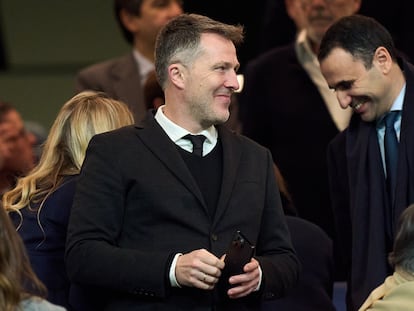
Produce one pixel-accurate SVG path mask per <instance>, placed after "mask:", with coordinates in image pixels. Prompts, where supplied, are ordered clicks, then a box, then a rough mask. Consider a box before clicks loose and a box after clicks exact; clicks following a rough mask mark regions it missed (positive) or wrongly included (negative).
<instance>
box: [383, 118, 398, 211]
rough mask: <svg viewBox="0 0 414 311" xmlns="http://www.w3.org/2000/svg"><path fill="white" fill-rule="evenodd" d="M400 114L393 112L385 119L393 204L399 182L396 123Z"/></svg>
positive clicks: (385, 138)
mask: <svg viewBox="0 0 414 311" xmlns="http://www.w3.org/2000/svg"><path fill="white" fill-rule="evenodd" d="M398 114H399V111H391V112H389V113H388V114H387V115H386V116H385V118H384V124H385V136H384V153H385V165H386V172H387V187H388V193H389V195H390V198H391V203H393V202H394V193H395V186H396V182H397V161H398V138H397V133H396V131H395V127H394V123H395V120H396V118H397V116H398Z"/></svg>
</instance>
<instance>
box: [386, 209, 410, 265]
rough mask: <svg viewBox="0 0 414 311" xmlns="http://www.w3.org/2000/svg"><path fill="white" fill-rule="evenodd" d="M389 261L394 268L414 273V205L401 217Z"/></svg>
mask: <svg viewBox="0 0 414 311" xmlns="http://www.w3.org/2000/svg"><path fill="white" fill-rule="evenodd" d="M388 259H389V262H390V264H391V265H392V266H393V267H394V268H395V267H400V268H402V269H403V270H404V271H406V272H409V273H413V272H414V204H411V205H410V206H408V207H407V208H406V209H405V210H404V211H403V213H402V214H401V216H400V219H399V226H398V231H397V234H396V236H395V241H394V248H393V251H392V252H391V253H390V255H389V257H388Z"/></svg>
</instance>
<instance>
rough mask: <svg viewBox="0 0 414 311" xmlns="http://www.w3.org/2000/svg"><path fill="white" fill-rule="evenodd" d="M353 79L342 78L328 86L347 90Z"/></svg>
mask: <svg viewBox="0 0 414 311" xmlns="http://www.w3.org/2000/svg"><path fill="white" fill-rule="evenodd" d="M354 82H355V80H342V81H340V82H338V83H336V84H335V85H330V86H329V88H330V89H333V90H337V89H340V90H349V89H350V88H351V87H352V84H354Z"/></svg>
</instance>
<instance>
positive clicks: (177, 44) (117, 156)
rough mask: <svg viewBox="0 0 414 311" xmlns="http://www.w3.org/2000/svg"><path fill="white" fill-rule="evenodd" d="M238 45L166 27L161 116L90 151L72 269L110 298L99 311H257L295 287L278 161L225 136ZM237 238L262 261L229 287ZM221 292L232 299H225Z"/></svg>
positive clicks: (74, 228)
mask: <svg viewBox="0 0 414 311" xmlns="http://www.w3.org/2000/svg"><path fill="white" fill-rule="evenodd" d="M242 39H243V29H242V27H236V26H231V25H227V24H223V23H220V22H216V21H214V20H211V19H210V18H207V17H205V16H200V15H188V14H182V15H180V16H178V17H176V18H175V19H173V20H172V21H170V22H169V23H168V24H167V25H166V26H165V28H163V30H161V32H160V34H159V37H158V40H157V46H156V57H155V68H156V72H157V78H158V81H159V82H160V85H161V86H162V88H163V90H164V94H165V105H163V106H161V107H159V108H158V109H157V112H156V114H155V117H152V118H151V117H149V120H148V122H147V124H145V126H144V127H138V126H136V127H126V128H123V129H121V130H119V131H113V132H111V133H108V134H106V135H98V136H95V137H94V139H93V140H92V141H91V143H90V145H89V147H88V152H87V155H86V159H85V162H84V165H83V168H82V172H81V175H80V178H79V186H78V187H77V191H76V194H75V199H74V205H73V209H72V214H71V219H70V223H69V229H68V240H67V241H68V243H67V251H66V259H67V261H66V262H67V268H68V273H69V277H70V278H71V280H72V281H73V282H75V283H80V284H89V285H93V286H99V287H100V288H103V289H106V290H108V292H109V294H108V295H105V298H106V299H107V302H106V303H105V306H104V307H103V310H106V311H109V310H116V311H122V310H192V311H197V310H200V311H204V310H226V311H231V310H234V311H236V310H237V311H243V310H246V311H247V310H260V306H261V301H262V300H263V299H272V298H277V297H281V296H283V295H285V294H286V292H287V291H288V290H289V289H290V288H292V287H293V286H294V285H295V283H296V281H297V278H298V270H299V262H298V259H297V257H296V254H295V251H294V250H293V247H292V244H291V241H290V235H289V230H288V227H287V225H286V221H285V218H284V215H283V210H282V205H281V200H280V194H279V189H278V187H277V183H276V180H275V175H274V171H273V160H272V156H271V154H270V152H269V151H268V150H267V149H265V148H264V147H262V146H259V145H258V144H257V143H255V142H253V141H251V140H250V139H248V138H246V137H243V136H240V135H238V134H236V133H233V132H231V131H229V130H228V129H226V128H225V127H224V126H222V125H221V124H223V123H224V122H226V120H227V119H228V118H229V106H230V100H231V95H232V94H233V92H234V91H235V90H237V89H238V88H239V82H238V80H237V75H236V72H237V69H238V68H239V62H238V59H237V54H236V47H235V45H236V44H238V43H240V42H241V40H242ZM189 135H198V138H199V139H200V144H199V145H198V144H196V143H195V142H192V141H191V140H195V139H196V137H194V136H190V137H191V140H190V138H189ZM201 138H203V140H204V143H203V142H202V141H201ZM196 147H199V148H196ZM237 230H240V231H241V232H242V233H244V235H245V236H246V238H247V239H248V240H249V241H250V242H252V243H253V244H255V246H256V247H255V250H256V254H255V256H254V257H253V258H252V259H251V260H250V261H248V262H247V263H245V264H244V263H241V268H242V269H243V270H242V271H243V273H241V274H236V275H232V276H231V277H230V278H225V279H224V278H223V277H222V271H223V269H226V266H225V263H224V261H223V257H222V256H223V255H224V254H225V253H226V250H227V247H228V245H229V244H230V241H231V239H232V236H233V235H234V233H235V231H237ZM223 272H224V271H223ZM219 280H220V283H221V284H224V285H226V286H227V285H232V287H231V288H230V289H229V290H223V291H220V289H221V288H222V287H219V286H217V284H218V282H219ZM226 283H227V284H226Z"/></svg>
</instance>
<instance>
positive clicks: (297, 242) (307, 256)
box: [262, 216, 335, 311]
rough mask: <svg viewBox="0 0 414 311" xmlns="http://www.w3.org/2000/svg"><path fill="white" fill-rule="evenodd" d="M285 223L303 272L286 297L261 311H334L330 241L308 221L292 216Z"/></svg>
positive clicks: (267, 302) (265, 306) (269, 304)
mask: <svg viewBox="0 0 414 311" xmlns="http://www.w3.org/2000/svg"><path fill="white" fill-rule="evenodd" d="M286 221H287V224H288V227H289V231H290V233H291V237H292V244H293V247H294V248H295V250H296V253H297V256H298V258H299V261H300V262H301V264H302V272H301V274H300V276H299V280H298V283H297V285H296V286H295V288H293V289H292V290H291V291H290V292H289V294H288V295H287V296H286V297H284V298H281V299H277V300H272V301H266V302H265V303H264V304H263V307H262V311H273V310H278V311H321V310H323V311H334V310H335V306H334V304H333V301H332V293H333V285H334V261H333V247H332V240H331V239H330V238H329V236H328V235H327V234H326V233H325V232H324V231H323V230H322V229H321V228H319V227H318V226H317V225H315V224H313V223H311V222H310V221H307V220H305V219H301V218H300V217H295V216H286Z"/></svg>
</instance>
